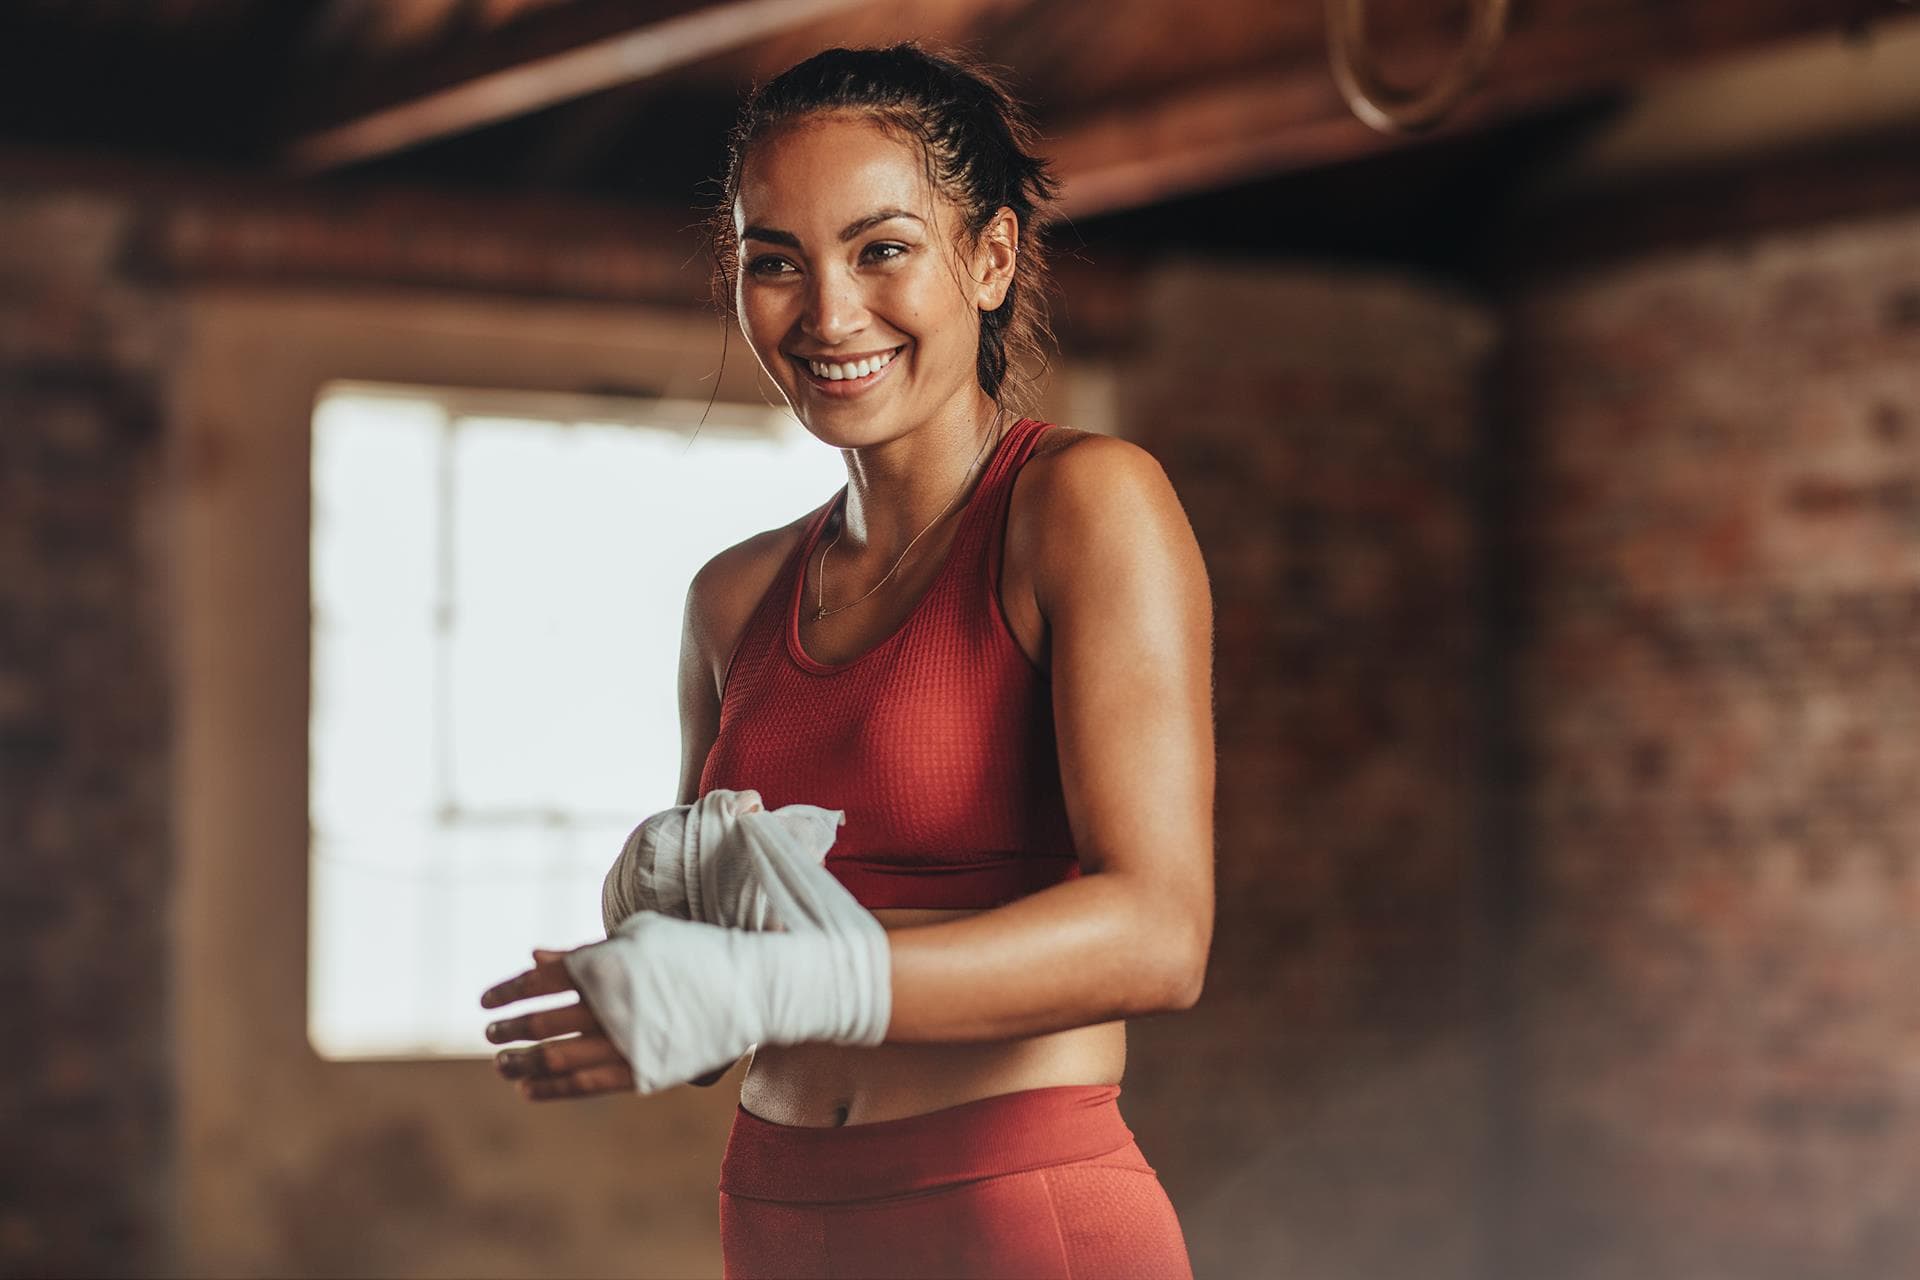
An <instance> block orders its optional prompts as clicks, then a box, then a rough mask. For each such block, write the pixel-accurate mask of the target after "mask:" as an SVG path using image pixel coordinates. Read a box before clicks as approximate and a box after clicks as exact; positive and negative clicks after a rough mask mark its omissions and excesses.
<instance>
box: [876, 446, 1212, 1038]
mask: <svg viewBox="0 0 1920 1280" xmlns="http://www.w3.org/2000/svg"><path fill="white" fill-rule="evenodd" d="M1021 480H1022V483H1023V486H1030V487H1027V488H1025V490H1024V492H1023V493H1022V497H1023V499H1029V498H1030V499H1031V501H1024V502H1023V503H1022V504H1021V507H1020V508H1019V509H1018V510H1016V511H1015V512H1014V514H1013V517H1012V518H1011V520H1010V523H1009V527H1008V531H1007V541H1008V544H1009V547H1018V548H1019V549H1020V550H1021V552H1022V554H1023V559H1024V562H1025V563H1028V564H1031V565H1032V566H1033V582H1034V593H1035V597H1036V600H1037V603H1038V604H1039V607H1040V611H1041V613H1042V615H1043V616H1044V617H1045V618H1046V621H1047V633H1048V636H1049V645H1048V658H1049V666H1050V669H1051V679H1052V687H1053V716H1054V729H1055V738H1056V741H1057V744H1058V748H1059V753H1060V778H1061V785H1062V787H1063V789H1064V794H1065V798H1066V809H1067V818H1068V821H1069V824H1070V825H1071V827H1072V831H1073V838H1074V845H1075V847H1076V848H1077V849H1078V851H1079V856H1080V863H1081V867H1082V874H1081V876H1080V877H1079V878H1078V879H1074V880H1069V881H1066V882H1064V883H1062V884H1057V885H1054V886H1052V887H1050V888H1047V889H1044V890H1042V891H1040V892H1038V893H1034V894H1031V895H1028V896H1027V897H1024V898H1020V899H1018V900H1016V901H1014V902H1010V903H1008V904H1006V905H1005V906H1002V907H998V908H995V909H994V910H991V911H984V912H981V913H979V914H977V915H972V916H967V917H965V918H963V919H959V920H952V921H943V922H940V923H937V924H927V925H913V926H908V927H905V928H899V929H894V930H891V931H889V933H888V935H887V936H888V940H889V942H890V943H891V949H892V974H893V978H892V981H893V1016H892V1022H891V1024H890V1025H889V1028H888V1031H887V1040H888V1041H889V1042H895V1041H919V1042H953V1041H978V1040H996V1039H1003V1038H1012V1037H1017V1036H1029V1035H1037V1034H1041V1033H1044V1032H1049V1031H1059V1030H1064V1029H1066V1028H1069V1027H1077V1026H1085V1025H1088V1024H1090V1023H1098V1022H1107V1021H1112V1020H1114V1019H1117V1018H1125V1017H1129V1016H1140V1015H1143V1014H1150V1013H1158V1012H1164V1011H1168V1010H1175V1009H1185V1008H1190V1007H1191V1006H1192V1005H1193V1004H1194V1002H1195V1001H1196V1000H1198V999H1199V996H1200V990H1201V986H1202V984H1203V981H1204V975H1205V972H1206V964H1207V952H1208V948H1209V946H1210V945H1211V941H1212V935H1213V800H1214V732H1213V602H1212V598H1211V593H1210V587H1209V584H1208V581H1207V573H1206V565H1205V562H1204V561H1203V559H1202V557H1201V553H1200V546H1199V542H1198V540H1197V539H1196V538H1195V537H1194V533H1193V528H1192V526H1191V525H1190V524H1189V522H1188V520H1187V516H1186V512H1185V510H1184V509H1183V508H1182V506H1181V505H1180V500H1179V498H1178V496H1177V495H1176V494H1175V492H1174V489H1173V485H1172V483H1171V482H1170V481H1169V480H1168V478H1167V475H1166V472H1165V471H1164V470H1163V469H1162V468H1161V466H1160V463H1159V461H1158V459H1156V458H1155V457H1154V456H1153V455H1152V454H1151V453H1149V452H1147V451H1146V450H1145V449H1142V448H1140V447H1139V446H1138V445H1135V444H1132V443H1130V442H1128V441H1125V440H1120V439H1117V438H1114V437H1109V436H1099V435H1089V436H1084V437H1082V438H1080V439H1078V440H1076V441H1075V442H1074V443H1073V444H1071V445H1068V446H1065V447H1063V448H1061V449H1059V450H1058V451H1056V452H1052V453H1046V454H1036V455H1035V456H1034V457H1033V458H1031V459H1030V460H1029V461H1028V463H1027V464H1026V467H1025V468H1023V470H1022V472H1021Z"/></svg>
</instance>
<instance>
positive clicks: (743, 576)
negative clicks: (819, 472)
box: [686, 507, 819, 692]
mask: <svg viewBox="0 0 1920 1280" xmlns="http://www.w3.org/2000/svg"><path fill="white" fill-rule="evenodd" d="M818 509H819V508H818V507H815V508H814V509H813V511H809V512H807V514H806V515H801V516H797V517H795V518H794V519H792V520H790V521H788V522H787V523H786V524H783V525H780V526H779V527H778V528H773V529H766V530H763V531H762V532H760V533H756V534H754V535H752V536H751V537H748V538H743V539H741V540H740V541H739V542H736V543H734V544H733V545H732V546H730V547H727V548H726V549H724V550H722V551H718V552H715V553H714V554H713V555H712V556H711V557H709V558H708V560H707V562H706V563H705V564H703V565H701V566H700V568H699V569H698V570H697V571H696V572H695V573H694V575H693V581H692V583H691V584H690V585H689V587H688V589H687V613H686V626H687V632H688V638H689V639H690V640H691V641H692V642H693V643H694V644H696V645H697V646H698V648H699V650H700V652H701V654H702V655H703V656H704V657H705V659H706V665H707V667H708V669H709V670H710V671H711V673H712V676H713V686H714V689H715V691H716V692H718V691H719V688H720V682H721V680H722V679H723V678H724V676H725V674H726V662H727V658H728V657H729V655H731V654H732V653H733V649H734V645H735V644H736V643H737V642H738V641H739V639H740V635H741V633H742V632H743V631H745V630H746V626H747V620H748V619H749V618H751V617H752V616H753V611H754V609H755V608H756V607H757V606H758V605H759V603H760V601H761V600H762V599H763V598H764V597H765V596H766V594H767V590H768V588H770V587H771V586H772V585H773V580H774V578H775V577H777V576H778V575H779V573H780V568H781V566H782V565H784V564H785V563H786V561H787V557H788V556H789V555H791V554H792V552H793V549H794V547H796V546H797V545H799V542H800V539H801V537H802V536H804V535H805V533H806V527H807V521H808V519H809V518H811V516H812V515H813V512H814V511H817V510H818Z"/></svg>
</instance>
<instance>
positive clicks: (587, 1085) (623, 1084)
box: [518, 1062, 633, 1102]
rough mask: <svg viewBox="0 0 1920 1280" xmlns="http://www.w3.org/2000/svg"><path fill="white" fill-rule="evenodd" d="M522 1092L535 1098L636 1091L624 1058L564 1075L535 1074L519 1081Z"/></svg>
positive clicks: (523, 1095) (534, 1099)
mask: <svg viewBox="0 0 1920 1280" xmlns="http://www.w3.org/2000/svg"><path fill="white" fill-rule="evenodd" d="M518 1087H519V1090H520V1096H521V1097H523V1098H526V1099H528V1100H529V1101H532V1102H546V1101H550V1100H552V1099H555V1098H583V1097H586V1096H588V1095H590V1094H596V1093H631V1092H633V1070H632V1068H630V1067H628V1066H627V1064H626V1063H625V1062H620V1063H618V1064H614V1065H609V1066H604V1067H589V1068H588V1069H587V1070H585V1071H574V1072H570V1073H569V1074H567V1075H563V1076H534V1077H530V1078H528V1079H525V1080H521V1081H519V1082H518Z"/></svg>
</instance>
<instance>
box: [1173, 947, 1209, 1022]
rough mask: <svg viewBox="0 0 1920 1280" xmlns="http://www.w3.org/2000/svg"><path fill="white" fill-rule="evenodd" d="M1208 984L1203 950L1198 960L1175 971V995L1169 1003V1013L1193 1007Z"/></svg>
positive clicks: (1205, 958)
mask: <svg viewBox="0 0 1920 1280" xmlns="http://www.w3.org/2000/svg"><path fill="white" fill-rule="evenodd" d="M1206 984H1207V957H1206V953H1205V952H1204V951H1203V952H1201V953H1200V957H1199V959H1197V960H1194V961H1190V962H1189V963H1187V964H1185V965H1183V966H1181V967H1180V968H1179V969H1176V970H1175V971H1174V984H1173V996H1172V999H1171V1000H1170V1001H1169V1002H1168V1004H1167V1011H1168V1012H1169V1013H1177V1012H1180V1011H1181V1010H1184V1009H1191V1008H1193V1006H1195V1005H1196V1004H1199V1003H1200V992H1201V991H1202V990H1203V989H1204V988H1205V987H1206Z"/></svg>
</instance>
